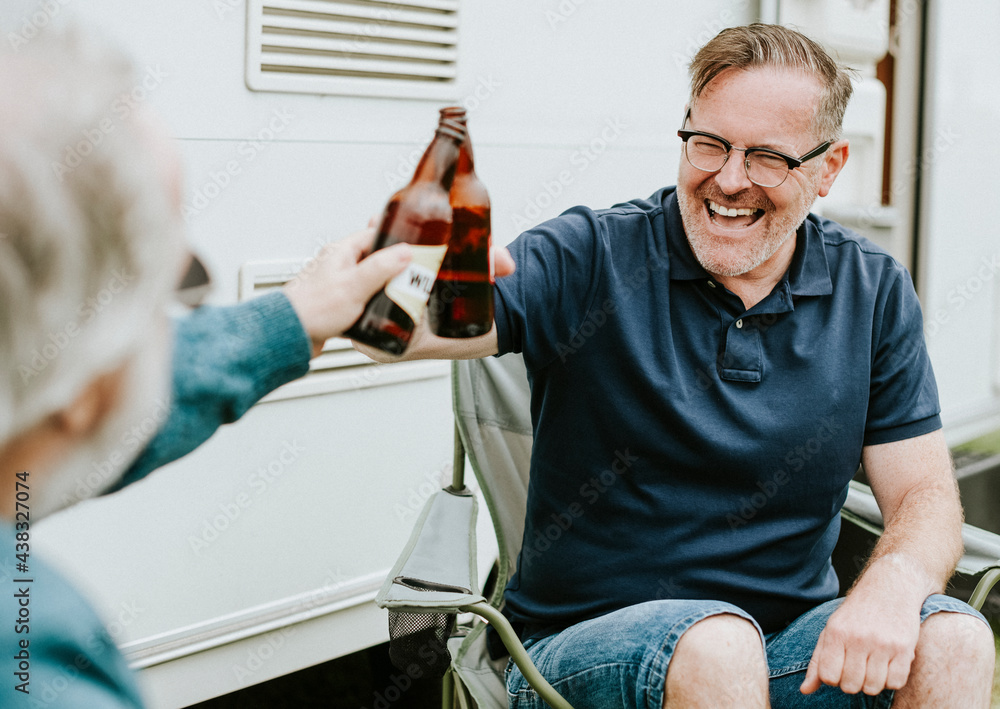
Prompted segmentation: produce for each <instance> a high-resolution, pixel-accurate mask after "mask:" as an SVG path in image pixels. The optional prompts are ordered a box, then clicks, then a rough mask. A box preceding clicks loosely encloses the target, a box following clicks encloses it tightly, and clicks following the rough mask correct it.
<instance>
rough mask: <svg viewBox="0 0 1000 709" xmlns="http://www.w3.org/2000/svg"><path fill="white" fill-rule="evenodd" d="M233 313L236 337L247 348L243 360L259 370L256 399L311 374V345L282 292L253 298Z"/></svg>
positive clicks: (237, 307) (253, 379) (256, 382)
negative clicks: (308, 373) (306, 374)
mask: <svg viewBox="0 0 1000 709" xmlns="http://www.w3.org/2000/svg"><path fill="white" fill-rule="evenodd" d="M233 311H234V314H235V315H236V317H235V319H234V323H233V324H234V329H235V333H234V334H235V335H236V336H237V337H239V338H240V340H242V342H243V344H244V345H245V347H246V350H245V352H244V354H243V357H241V359H243V360H244V361H245V362H247V363H248V364H249V363H253V367H254V368H255V369H256V376H254V377H253V378H252V381H253V383H254V386H255V388H256V389H257V391H256V392H255V393H256V397H255V398H256V399H259V398H260V397H263V396H265V395H267V394H269V393H271V392H272V391H274V390H275V389H277V388H278V387H280V386H282V385H283V384H287V383H288V382H291V381H294V380H295V379H298V378H299V377H301V376H303V375H304V374H305V373H306V372H308V371H309V360H310V358H311V357H312V342H311V341H310V339H309V335H308V334H306V331H305V328H303V326H302V322H301V321H300V320H299V316H298V315H297V314H296V313H295V309H294V308H293V307H292V304H291V302H289V300H288V297H287V296H286V295H285V294H284V293H283V292H281V291H276V292H273V293H268V294H267V295H263V296H261V297H259V298H254V299H253V300H250V301H247V302H246V303H241V304H240V305H238V306H235V307H234V308H233Z"/></svg>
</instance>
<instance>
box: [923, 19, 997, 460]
mask: <svg viewBox="0 0 1000 709" xmlns="http://www.w3.org/2000/svg"><path fill="white" fill-rule="evenodd" d="M930 8H931V10H930V13H931V17H930V22H929V29H930V40H931V46H932V47H933V52H932V54H931V55H930V56H929V61H928V70H929V77H928V79H929V92H928V97H927V98H928V103H929V107H928V108H929V114H928V118H929V120H928V123H927V125H926V128H925V131H924V147H923V151H922V154H921V155H920V156H919V164H920V165H922V166H923V174H924V184H923V195H922V199H923V205H924V212H923V222H924V228H923V232H922V234H921V239H922V242H923V249H922V251H921V254H920V276H921V286H922V297H923V303H924V318H925V321H926V328H925V331H926V333H927V343H928V347H929V348H930V352H931V357H932V359H933V361H934V367H935V372H936V374H937V378H938V385H939V387H940V391H941V402H942V407H943V418H944V420H945V425H946V427H947V429H948V431H949V434H950V439H951V442H952V443H957V442H960V441H962V440H965V439H967V438H970V437H973V436H975V435H979V434H982V433H984V432H986V431H989V430H993V429H996V428H997V427H998V426H1000V287H998V283H997V281H998V279H1000V227H998V226H997V223H996V221H995V219H994V211H995V209H994V205H996V203H997V191H998V188H1000V178H998V176H997V165H998V164H1000V145H998V144H997V141H996V140H994V138H993V136H994V135H995V134H996V131H997V126H1000V57H998V56H997V53H996V52H995V51H994V48H995V45H996V38H995V34H994V30H995V29H996V28H997V27H1000V5H997V3H994V2H989V1H988V0H979V1H977V2H968V3H962V6H961V11H957V8H956V7H955V6H953V5H952V4H950V3H945V2H931V3H930Z"/></svg>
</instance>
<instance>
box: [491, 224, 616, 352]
mask: <svg viewBox="0 0 1000 709" xmlns="http://www.w3.org/2000/svg"><path fill="white" fill-rule="evenodd" d="M606 241H607V239H606V234H605V229H604V225H603V223H602V222H601V220H600V219H599V218H598V216H597V215H596V214H595V213H594V212H593V211H592V210H590V209H587V208H585V207H574V208H573V209H571V210H569V211H567V212H565V213H563V214H562V215H560V216H559V217H557V218H556V219H552V220H550V221H548V222H545V223H543V224H540V225H539V226H537V227H535V228H534V229H531V230H529V231H526V232H524V233H523V234H521V235H520V236H519V237H518V238H517V239H515V240H514V241H513V242H512V243H511V244H510V246H509V247H508V249H509V250H510V253H511V256H512V257H513V258H514V262H515V263H516V264H517V270H516V271H515V272H514V273H513V274H512V275H510V276H507V277H505V278H501V279H499V280H498V281H497V286H496V294H497V298H496V314H495V319H496V325H497V342H498V347H499V354H501V355H503V354H507V353H508V352H521V353H523V355H524V360H525V364H526V365H527V367H528V368H529V369H540V368H542V367H544V366H545V365H546V364H548V363H549V362H551V361H552V360H553V359H554V358H556V357H557V356H559V352H560V348H561V347H566V346H567V343H568V342H569V341H570V339H571V338H572V334H573V332H575V331H576V329H577V328H578V327H579V325H580V323H581V322H582V321H583V320H584V318H585V316H586V314H587V312H588V311H589V309H590V307H591V305H592V303H593V302H594V299H595V297H596V294H597V293H598V290H599V288H600V273H601V269H602V267H603V262H604V258H605V245H606Z"/></svg>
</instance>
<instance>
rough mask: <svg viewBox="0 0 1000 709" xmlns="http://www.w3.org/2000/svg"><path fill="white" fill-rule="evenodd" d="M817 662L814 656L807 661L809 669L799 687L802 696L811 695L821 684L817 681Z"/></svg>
mask: <svg viewBox="0 0 1000 709" xmlns="http://www.w3.org/2000/svg"><path fill="white" fill-rule="evenodd" d="M816 666H817V662H816V658H815V656H814V657H813V659H811V660H810V661H809V668H808V669H807V670H806V679H805V681H804V682H803V683H802V686H801V687H799V691H800V692H802V693H803V694H812V693H813V692H815V691H816V690H817V689H819V688H820V686H821V685H822V684H823V683H822V682H820V681H819V670H817V669H816Z"/></svg>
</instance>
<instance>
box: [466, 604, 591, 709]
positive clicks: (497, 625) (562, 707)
mask: <svg viewBox="0 0 1000 709" xmlns="http://www.w3.org/2000/svg"><path fill="white" fill-rule="evenodd" d="M459 610H461V611H462V612H463V613H475V614H476V615H478V616H479V617H480V618H483V619H484V620H486V621H487V622H488V623H489V624H490V625H492V626H493V628H494V629H495V630H496V631H497V633H498V634H499V635H500V639H501V640H502V641H503V644H504V645H505V646H506V647H507V650H508V651H509V652H510V656H511V658H512V659H513V660H514V664H516V665H517V668H518V669H519V670H521V674H522V675H524V678H525V679H526V680H528V684H530V685H531V686H532V687H533V688H534V689H535V691H536V692H538V696H540V697H541V698H542V699H543V700H544V701H546V702H548V703H549V704H550V705H551V706H552V707H553V709H573V707H572V705H571V704H570V703H569V702H567V701H566V700H565V699H564V698H563V697H562V695H560V694H559V692H557V691H556V690H555V688H554V687H553V686H552V685H551V684H549V683H548V681H547V680H546V679H545V678H544V677H542V673H541V672H539V671H538V668H536V667H535V663H534V662H532V661H531V658H530V657H528V653H527V651H526V650H525V649H524V646H523V645H522V644H521V640H520V638H518V637H517V633H515V632H514V629H513V628H512V627H510V623H509V622H508V621H507V619H506V618H504V617H503V614H502V613H501V612H500V611H498V610H497V609H496V608H494V607H493V606H491V605H490V604H489V603H485V602H480V603H473V604H472V605H469V606H463V607H462V608H460V609H459Z"/></svg>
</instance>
